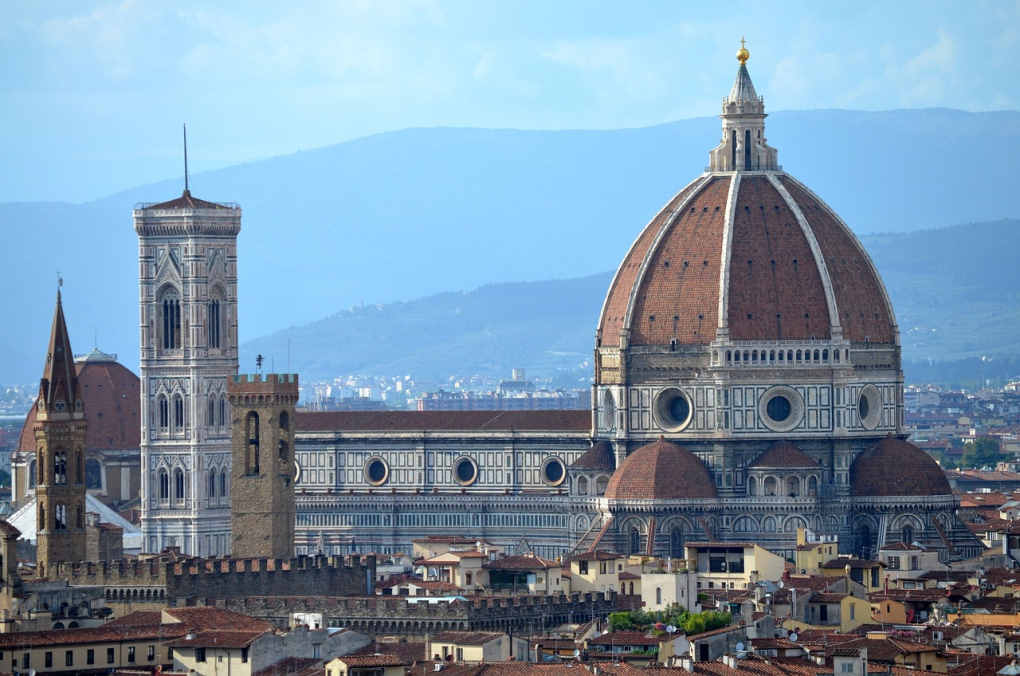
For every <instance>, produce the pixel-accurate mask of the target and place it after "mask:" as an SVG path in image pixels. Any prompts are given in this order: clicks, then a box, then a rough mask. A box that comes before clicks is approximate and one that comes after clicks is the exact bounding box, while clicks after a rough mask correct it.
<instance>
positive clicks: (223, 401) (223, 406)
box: [219, 396, 227, 427]
mask: <svg viewBox="0 0 1020 676" xmlns="http://www.w3.org/2000/svg"><path fill="white" fill-rule="evenodd" d="M219 424H220V427H226V425H227V398H226V396H223V397H220V423H219Z"/></svg>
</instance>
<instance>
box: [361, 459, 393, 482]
mask: <svg viewBox="0 0 1020 676" xmlns="http://www.w3.org/2000/svg"><path fill="white" fill-rule="evenodd" d="M389 474H390V468H389V465H387V464H386V461H385V460H383V459H382V458H372V459H370V460H369V461H368V462H366V463H365V481H367V482H368V483H370V484H372V485H373V486H379V485H381V484H384V483H386V479H387V478H388V477H389Z"/></svg>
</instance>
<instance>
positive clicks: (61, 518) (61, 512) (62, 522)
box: [53, 503, 67, 530]
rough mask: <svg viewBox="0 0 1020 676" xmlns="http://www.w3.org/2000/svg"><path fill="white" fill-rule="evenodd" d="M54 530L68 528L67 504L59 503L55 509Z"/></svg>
mask: <svg viewBox="0 0 1020 676" xmlns="http://www.w3.org/2000/svg"><path fill="white" fill-rule="evenodd" d="M53 528H54V530H65V529H66V528H67V505H65V504H62V503H57V506H56V507H55V508H54V510H53Z"/></svg>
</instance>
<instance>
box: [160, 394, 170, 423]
mask: <svg viewBox="0 0 1020 676" xmlns="http://www.w3.org/2000/svg"><path fill="white" fill-rule="evenodd" d="M169 427H170V404H169V403H168V402H167V400H166V397H165V396H164V395H162V394H161V395H159V429H161V430H163V431H164V432H165V431H166V430H167V429H168V428H169Z"/></svg>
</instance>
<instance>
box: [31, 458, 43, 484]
mask: <svg viewBox="0 0 1020 676" xmlns="http://www.w3.org/2000/svg"><path fill="white" fill-rule="evenodd" d="M39 466H40V467H41V464H40V465H39ZM35 476H36V462H35V460H30V461H29V462H28V487H29V488H35ZM39 478H40V479H41V478H42V472H41V471H40V472H39Z"/></svg>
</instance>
